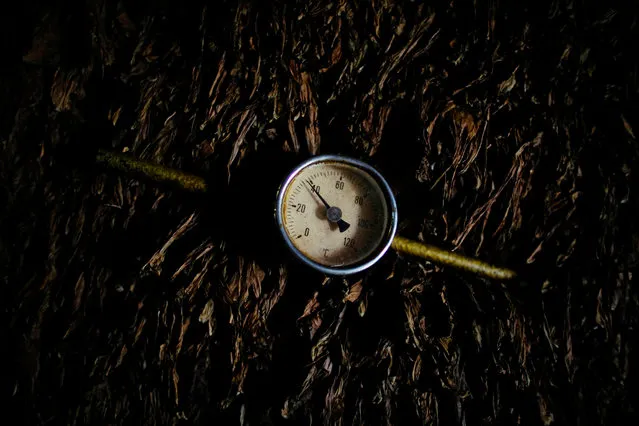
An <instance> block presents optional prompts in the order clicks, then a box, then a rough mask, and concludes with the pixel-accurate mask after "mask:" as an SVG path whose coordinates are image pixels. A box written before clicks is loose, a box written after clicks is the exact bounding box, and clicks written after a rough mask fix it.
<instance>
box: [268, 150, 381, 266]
mask: <svg viewBox="0 0 639 426" xmlns="http://www.w3.org/2000/svg"><path fill="white" fill-rule="evenodd" d="M283 189H284V191H285V192H284V196H283V199H282V201H281V206H280V208H281V221H282V225H283V230H284V232H286V234H287V236H288V238H289V240H290V242H291V244H292V245H293V246H294V247H295V248H296V249H297V250H298V251H299V252H300V253H301V254H302V256H305V257H306V258H307V259H310V260H311V261H313V262H316V263H318V264H320V265H323V266H327V267H346V266H350V265H356V264H358V263H361V262H362V261H364V260H366V259H367V258H370V257H371V256H374V255H375V253H376V252H377V251H379V250H380V246H383V245H384V244H385V242H386V240H387V239H388V233H389V223H390V221H391V217H390V213H389V206H388V202H387V200H386V197H385V194H384V191H383V190H382V188H381V187H380V184H379V183H378V181H377V180H376V179H375V178H374V177H373V176H371V174H369V173H368V172H367V171H366V170H364V169H362V168H360V167H357V166H354V165H352V164H349V163H346V162H338V161H324V162H317V163H314V164H310V165H308V166H307V167H304V168H302V169H301V170H300V171H299V172H298V173H297V174H296V175H295V176H293V178H292V179H291V180H290V182H289V183H288V185H287V187H286V188H283Z"/></svg>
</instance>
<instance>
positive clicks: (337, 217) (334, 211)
mask: <svg viewBox="0 0 639 426" xmlns="http://www.w3.org/2000/svg"><path fill="white" fill-rule="evenodd" d="M305 183H306V184H308V185H309V186H310V187H311V190H312V191H313V192H314V193H315V194H317V196H318V197H319V199H320V200H321V201H322V203H323V204H324V206H325V207H326V217H327V219H328V221H329V222H331V223H336V224H337V227H338V228H339V232H344V231H346V230H347V229H348V228H350V227H351V224H350V223H348V222H346V221H345V220H344V219H342V210H340V208H339V207H331V205H330V204H328V203H327V202H326V200H325V199H324V197H322V195H321V194H320V193H319V191H318V190H317V188H316V187H315V185H313V182H311V180H310V179H309V180H308V181H306V182H305Z"/></svg>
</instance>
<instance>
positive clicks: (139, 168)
mask: <svg viewBox="0 0 639 426" xmlns="http://www.w3.org/2000/svg"><path fill="white" fill-rule="evenodd" d="M96 160H97V162H98V163H99V164H103V165H105V166H108V167H110V168H112V169H115V170H120V171H122V172H125V173H133V174H138V175H142V176H144V177H146V178H148V179H150V180H152V181H155V182H159V183H168V184H172V185H173V186H176V187H178V188H180V189H183V190H186V191H191V192H206V191H207V189H208V187H207V185H206V181H205V180H204V179H203V178H201V177H199V176H196V175H192V174H189V173H185V172H183V171H180V170H176V169H172V168H170V167H164V166H161V165H159V164H155V163H149V162H147V161H140V160H136V159H135V158H133V157H131V156H129V155H125V154H118V153H115V152H109V151H104V150H100V151H98V155H97V156H96Z"/></svg>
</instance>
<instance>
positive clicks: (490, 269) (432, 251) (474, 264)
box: [391, 237, 517, 280]
mask: <svg viewBox="0 0 639 426" xmlns="http://www.w3.org/2000/svg"><path fill="white" fill-rule="evenodd" d="M391 247H392V248H393V249H395V250H397V251H400V252H404V253H408V254H411V255H413V256H418V257H421V258H423V259H426V260H430V261H432V262H435V263H439V264H442V265H447V266H452V267H454V268H458V269H463V270H465V271H468V272H472V273H475V274H477V275H482V276H484V277H488V278H495V279H500V280H509V279H512V278H515V277H516V276H517V274H516V273H515V271H512V270H510V269H506V268H499V267H497V266H493V265H490V264H488V263H486V262H482V261H481V260H477V259H473V258H470V257H466V256H462V255H460V254H457V253H453V252H450V251H447V250H442V249H440V248H438V247H435V246H431V245H428V244H424V243H420V242H419V241H412V240H409V239H407V238H404V237H395V239H393V242H392V244H391Z"/></svg>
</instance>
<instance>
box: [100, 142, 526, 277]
mask: <svg viewBox="0 0 639 426" xmlns="http://www.w3.org/2000/svg"><path fill="white" fill-rule="evenodd" d="M96 160H97V162H98V163H99V164H103V165H105V166H107V167H110V168H112V169H115V170H120V171H122V172H125V173H133V174H137V175H141V176H144V177H146V178H148V179H150V180H152V181H155V182H159V183H169V184H172V185H173V186H176V187H178V188H180V189H183V190H186V191H191V192H206V191H207V190H208V187H207V184H206V181H205V180H204V179H203V178H201V177H199V176H196V175H192V174H189V173H185V172H182V171H180V170H176V169H172V168H170V167H164V166H161V165H159V164H154V163H149V162H146V161H140V160H136V159H135V158H133V157H131V156H129V155H125V154H119V153H114V152H109V151H103V150H100V151H99V152H98V155H97V157H96ZM391 247H392V248H393V249H394V250H396V251H399V252H403V253H407V254H410V255H413V256H417V257H421V258H422V259H426V260H428V261H431V262H433V263H438V264H441V265H446V266H452V267H454V268H457V269H462V270H465V271H468V272H472V273H474V274H477V275H481V276H484V277H488V278H494V279H500V280H509V279H513V278H515V277H516V276H517V274H516V273H515V271H512V270H510V269H506V268H500V267H497V266H493V265H490V264H488V263H486V262H482V261H481V260H478V259H474V258H471V257H466V256H462V255H460V254H457V253H453V252H450V251H447V250H443V249H440V248H438V247H435V246H431V245H428V244H424V243H421V242H419V241H413V240H409V239H407V238H404V237H398V236H396V237H395V238H394V239H393V242H392V244H391Z"/></svg>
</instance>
